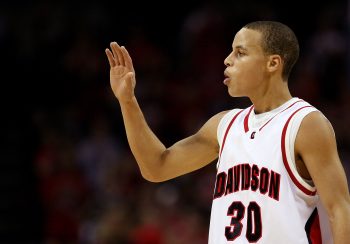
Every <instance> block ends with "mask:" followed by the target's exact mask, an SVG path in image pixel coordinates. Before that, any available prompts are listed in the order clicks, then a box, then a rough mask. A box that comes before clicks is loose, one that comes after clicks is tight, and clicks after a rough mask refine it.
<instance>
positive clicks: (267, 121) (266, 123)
mask: <svg viewBox="0 0 350 244" xmlns="http://www.w3.org/2000/svg"><path fill="white" fill-rule="evenodd" d="M298 102H303V100H298V101H296V102H294V103H293V104H291V105H290V106H288V107H287V108H285V109H283V110H282V111H281V112H279V113H277V114H276V115H275V116H273V117H272V118H271V119H269V120H268V121H267V122H266V123H265V124H264V125H263V126H261V127H260V129H259V131H261V130H262V128H264V127H265V125H267V124H268V123H269V122H270V121H271V120H272V119H274V118H275V117H276V116H277V115H279V114H280V113H283V112H284V111H286V110H287V109H289V108H291V107H292V106H293V105H294V104H296V103H298Z"/></svg>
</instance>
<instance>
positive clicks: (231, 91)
mask: <svg viewBox="0 0 350 244" xmlns="http://www.w3.org/2000/svg"><path fill="white" fill-rule="evenodd" d="M228 94H229V95H230V96H231V97H244V96H245V95H244V94H241V93H240V92H238V91H233V90H232V89H228Z"/></svg>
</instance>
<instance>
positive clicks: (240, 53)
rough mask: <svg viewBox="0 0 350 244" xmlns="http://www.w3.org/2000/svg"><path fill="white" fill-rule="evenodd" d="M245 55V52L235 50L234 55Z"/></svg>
mask: <svg viewBox="0 0 350 244" xmlns="http://www.w3.org/2000/svg"><path fill="white" fill-rule="evenodd" d="M244 55H245V53H243V52H242V51H239V50H237V51H236V57H238V58H240V57H243V56H244Z"/></svg>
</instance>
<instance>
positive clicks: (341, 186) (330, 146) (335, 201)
mask: <svg viewBox="0 0 350 244" xmlns="http://www.w3.org/2000/svg"><path fill="white" fill-rule="evenodd" d="M295 149H296V153H297V154H298V155H299V156H300V157H301V158H302V160H303V162H304V164H305V166H306V168H307V170H308V172H309V174H310V176H311V178H312V180H313V182H314V184H315V186H316V188H317V191H318V192H319V195H320V197H321V201H322V203H323V204H324V206H325V207H326V209H327V211H328V213H330V212H332V211H333V210H334V208H335V207H339V206H342V205H348V204H349V201H350V198H349V189H348V184H347V179H346V175H345V172H344V168H343V166H342V164H341V161H340V159H339V155H338V151H337V144H336V138H335V133H334V131H333V128H332V125H331V124H330V122H329V121H328V120H327V119H326V118H325V117H324V116H323V115H322V114H321V113H320V112H312V113H310V114H309V115H307V116H306V117H305V118H304V120H303V121H302V123H301V125H300V129H299V132H298V134H297V137H296V141H295Z"/></svg>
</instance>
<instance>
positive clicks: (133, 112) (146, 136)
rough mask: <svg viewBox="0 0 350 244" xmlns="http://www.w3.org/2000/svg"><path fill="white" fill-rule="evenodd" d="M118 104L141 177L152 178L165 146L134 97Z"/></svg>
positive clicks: (158, 166) (157, 168)
mask: <svg viewBox="0 0 350 244" xmlns="http://www.w3.org/2000/svg"><path fill="white" fill-rule="evenodd" d="M119 104H120V107H121V111H122V115H123V120H124V126H125V130H126V135H127V139H128V142H129V146H130V149H131V151H132V153H133V155H134V157H135V159H136V161H137V163H138V165H139V167H140V170H141V173H142V175H143V177H144V178H145V179H148V180H152V178H153V175H155V174H157V170H159V169H160V166H161V164H162V162H161V161H162V154H163V153H164V152H165V150H166V147H165V146H164V145H163V143H162V142H161V141H160V140H159V139H158V138H157V136H156V135H155V134H154V133H153V132H152V130H151V129H150V127H149V126H148V124H147V122H146V120H145V118H144V115H143V113H142V111H141V109H140V106H139V104H138V102H137V99H136V98H135V97H133V99H131V100H130V101H128V102H120V103H119Z"/></svg>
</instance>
